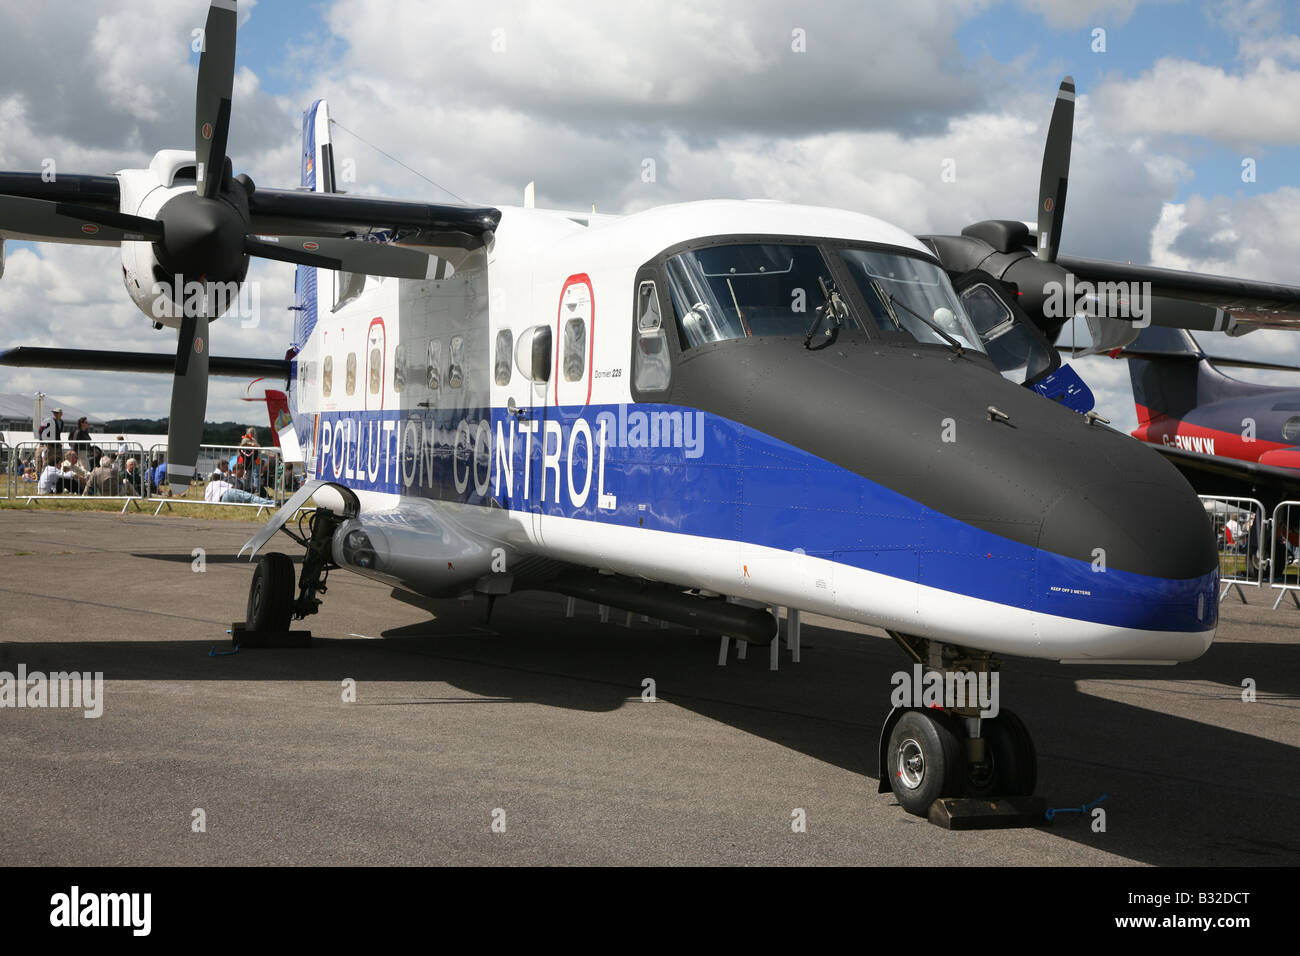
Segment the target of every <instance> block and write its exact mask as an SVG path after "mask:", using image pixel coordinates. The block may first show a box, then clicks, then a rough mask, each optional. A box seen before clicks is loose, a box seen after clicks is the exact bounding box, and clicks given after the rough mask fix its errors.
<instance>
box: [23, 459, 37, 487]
mask: <svg viewBox="0 0 1300 956" xmlns="http://www.w3.org/2000/svg"><path fill="white" fill-rule="evenodd" d="M22 480H23V481H25V482H28V483H29V484H30V483H35V482H37V481H40V475H38V474H36V466H35V465H34V464H31V463H30V462H29V463H28V464H26V465H24V466H23V475H22Z"/></svg>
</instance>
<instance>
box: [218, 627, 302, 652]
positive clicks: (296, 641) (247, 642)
mask: <svg viewBox="0 0 1300 956" xmlns="http://www.w3.org/2000/svg"><path fill="white" fill-rule="evenodd" d="M244 623H245V622H244V621H236V622H235V623H234V624H231V625H230V643H231V645H232V646H234V647H311V631H249V630H246V629H245V627H244Z"/></svg>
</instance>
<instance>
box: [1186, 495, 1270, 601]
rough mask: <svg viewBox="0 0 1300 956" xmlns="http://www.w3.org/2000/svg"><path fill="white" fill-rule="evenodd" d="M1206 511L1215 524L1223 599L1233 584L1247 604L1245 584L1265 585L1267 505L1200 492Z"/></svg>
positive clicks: (1257, 586) (1220, 597) (1221, 595)
mask: <svg viewBox="0 0 1300 956" xmlns="http://www.w3.org/2000/svg"><path fill="white" fill-rule="evenodd" d="M1200 499H1201V501H1202V502H1204V503H1205V506H1206V508H1205V513H1206V514H1207V515H1208V516H1209V517H1210V520H1211V521H1212V522H1213V524H1214V538H1215V541H1216V547H1217V548H1218V551H1219V583H1220V584H1222V585H1223V590H1222V591H1221V592H1220V594H1219V600H1220V601H1222V600H1223V599H1224V598H1225V597H1227V596H1228V592H1229V591H1230V590H1232V589H1233V588H1234V587H1235V588H1236V589H1237V596H1238V597H1239V598H1241V603H1242V604H1245V603H1246V595H1245V592H1243V591H1242V590H1241V589H1242V587H1243V586H1244V587H1251V588H1262V587H1263V586H1264V565H1265V564H1268V563H1270V562H1269V557H1268V551H1267V549H1266V548H1265V547H1264V542H1265V540H1266V539H1267V537H1268V526H1269V525H1268V518H1267V517H1266V516H1265V514H1264V505H1263V503H1262V502H1261V501H1259V500H1258V499H1256V498H1222V497H1218V496H1217V495H1201V496H1200Z"/></svg>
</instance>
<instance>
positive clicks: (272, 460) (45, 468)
mask: <svg viewBox="0 0 1300 956" xmlns="http://www.w3.org/2000/svg"><path fill="white" fill-rule="evenodd" d="M64 428H65V425H64V422H63V410H62V409H59V408H56V409H54V410H53V412H52V413H51V416H50V417H49V418H47V419H46V420H45V421H44V422H42V423H41V427H40V428H39V429H38V431H37V437H38V442H37V444H36V445H35V446H34V449H33V454H32V457H31V458H29V459H26V460H22V461H19V462H17V467H16V472H17V475H18V481H19V483H20V487H21V486H22V485H26V486H27V491H26V492H25V493H28V494H30V493H33V491H32V486H35V489H34V493H35V494H39V495H62V494H69V495H86V496H109V497H118V496H124V495H125V496H133V497H144V496H146V495H164V496H167V497H170V496H171V491H170V489H168V488H167V463H166V460H165V458H164V457H163V456H161V455H156V456H154V458H153V460H152V461H150V462H148V463H147V464H142V463H141V461H140V460H139V459H137V457H136V455H135V454H132V446H131V445H130V444H129V443H128V442H127V441H126V440H125V437H124V436H122V435H118V436H117V441H116V443H115V444H116V447H111V445H112V444H113V443H102V444H97V443H96V441H95V439H94V438H93V437H92V436H91V434H90V430H89V427H88V422H87V420H86V419H85V418H82V419H80V420H79V421H78V422H77V423H76V427H75V428H72V429H69V430H68V434H67V437H66V438H65V437H64V434H63V431H64ZM105 444H108V445H110V447H104V445H105ZM29 447H30V446H29ZM137 448H138V446H137ZM234 451H235V453H234V454H232V455H231V456H229V458H221V459H219V460H218V461H217V466H216V468H215V469H214V470H213V471H212V472H211V473H210V474H209V476H208V481H207V485H206V486H205V488H204V500H206V501H211V502H236V503H245V504H250V503H251V504H264V505H271V504H275V499H276V497H277V495H276V490H275V489H276V488H277V487H283V488H284V490H285V494H286V495H287V494H292V493H293V492H294V491H295V490H296V488H297V484H298V476H296V475H295V474H294V468H293V465H292V464H287V465H286V464H284V463H283V462H282V461H280V459H279V457H278V456H267V455H263V454H262V453H261V451H260V447H259V445H258V440H257V430H256V429H254V428H249V429H248V431H247V432H246V433H245V434H244V436H243V438H242V439H240V445H239V448H238V449H236V450H234ZM141 457H143V456H141ZM281 482H283V484H281Z"/></svg>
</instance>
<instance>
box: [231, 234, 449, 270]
mask: <svg viewBox="0 0 1300 956" xmlns="http://www.w3.org/2000/svg"><path fill="white" fill-rule="evenodd" d="M244 249H245V250H246V251H247V252H249V253H250V254H251V255H255V256H261V257H262V258H263V259H278V260H279V261H281V262H295V263H297V264H299V265H304V266H315V267H316V268H318V269H336V270H338V271H341V272H355V273H359V274H361V275H371V276H395V277H396V278H398V279H423V278H425V276H427V275H428V273H429V263H430V262H431V261H432V260H431V258H430V257H429V254H428V253H427V252H420V251H419V250H416V249H404V248H402V247H401V246H389V245H385V244H383V243H379V242H365V241H362V240H358V239H313V238H311V237H309V236H280V237H279V238H278V240H277V241H273V242H270V241H266V240H261V239H252V238H250V239H248V240H246V241H245V242H244Z"/></svg>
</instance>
